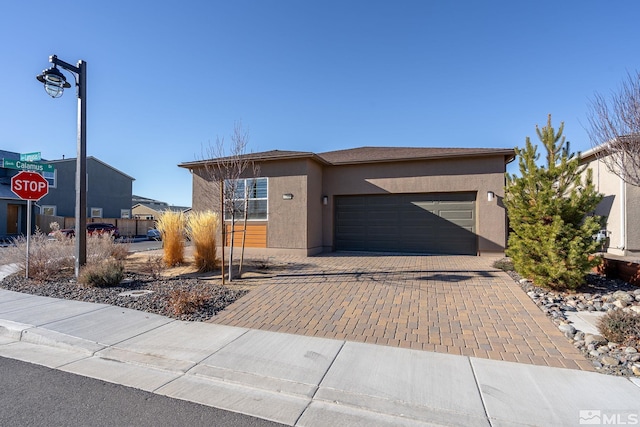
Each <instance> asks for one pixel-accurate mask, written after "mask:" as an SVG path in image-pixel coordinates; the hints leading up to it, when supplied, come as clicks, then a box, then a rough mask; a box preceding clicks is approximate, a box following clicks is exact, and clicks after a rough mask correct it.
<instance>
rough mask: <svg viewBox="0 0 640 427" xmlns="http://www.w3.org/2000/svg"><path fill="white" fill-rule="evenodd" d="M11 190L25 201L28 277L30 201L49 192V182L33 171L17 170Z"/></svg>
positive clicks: (27, 274) (27, 271) (26, 272)
mask: <svg viewBox="0 0 640 427" xmlns="http://www.w3.org/2000/svg"><path fill="white" fill-rule="evenodd" d="M11 191H13V193H14V194H15V195H16V196H18V197H20V198H21V199H23V200H26V201H27V261H26V263H25V270H26V271H25V274H26V277H27V279H28V278H29V246H30V242H31V202H32V201H33V200H40V199H41V198H43V197H44V196H46V195H47V193H48V192H49V182H48V181H47V180H46V179H44V177H43V176H42V175H40V174H39V173H35V172H26V171H22V172H18V173H17V174H16V175H14V176H13V177H12V178H11Z"/></svg>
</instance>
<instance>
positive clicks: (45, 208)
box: [40, 205, 58, 216]
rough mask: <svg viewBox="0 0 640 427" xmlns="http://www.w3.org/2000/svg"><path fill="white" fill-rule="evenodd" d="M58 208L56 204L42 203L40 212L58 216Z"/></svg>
mask: <svg viewBox="0 0 640 427" xmlns="http://www.w3.org/2000/svg"><path fill="white" fill-rule="evenodd" d="M57 211H58V209H57V207H56V206H55V205H42V208H41V209H40V213H42V215H49V216H56V213H57Z"/></svg>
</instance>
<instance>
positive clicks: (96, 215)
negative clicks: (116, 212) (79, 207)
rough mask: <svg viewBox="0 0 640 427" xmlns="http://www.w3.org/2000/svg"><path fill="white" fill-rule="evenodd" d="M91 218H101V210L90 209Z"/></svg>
mask: <svg viewBox="0 0 640 427" xmlns="http://www.w3.org/2000/svg"><path fill="white" fill-rule="evenodd" d="M91 218H102V208H91Z"/></svg>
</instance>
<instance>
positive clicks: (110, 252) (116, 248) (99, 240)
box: [67, 234, 129, 264]
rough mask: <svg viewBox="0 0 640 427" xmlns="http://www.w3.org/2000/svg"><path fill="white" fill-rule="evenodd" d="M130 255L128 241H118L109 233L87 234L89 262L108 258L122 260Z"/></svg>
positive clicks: (98, 261)
mask: <svg viewBox="0 0 640 427" xmlns="http://www.w3.org/2000/svg"><path fill="white" fill-rule="evenodd" d="M74 239H75V238H74ZM74 239H68V238H67V240H74ZM128 255H129V244H128V243H116V242H115V241H114V240H113V237H111V235H109V234H93V235H90V236H89V235H87V264H95V263H101V262H102V261H104V260H105V259H108V258H114V259H117V260H120V261H122V260H124V259H126V258H127V256H128Z"/></svg>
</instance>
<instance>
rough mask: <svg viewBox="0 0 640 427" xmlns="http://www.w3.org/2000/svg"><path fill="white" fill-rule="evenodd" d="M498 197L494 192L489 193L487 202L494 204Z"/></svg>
mask: <svg viewBox="0 0 640 427" xmlns="http://www.w3.org/2000/svg"><path fill="white" fill-rule="evenodd" d="M495 196H496V193H494V192H493V191H487V202H493V198H494V197H495Z"/></svg>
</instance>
